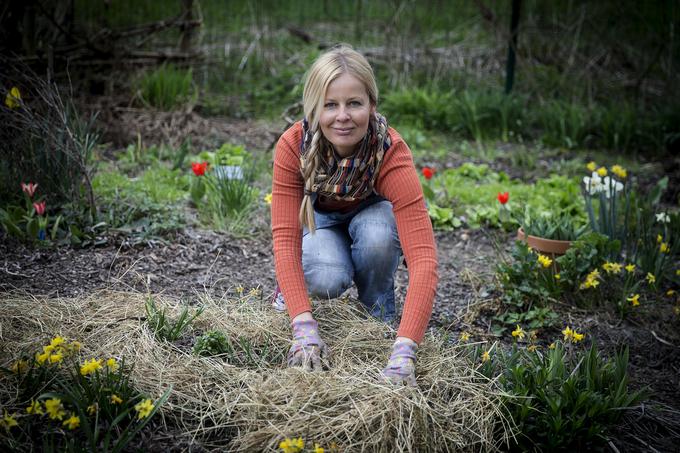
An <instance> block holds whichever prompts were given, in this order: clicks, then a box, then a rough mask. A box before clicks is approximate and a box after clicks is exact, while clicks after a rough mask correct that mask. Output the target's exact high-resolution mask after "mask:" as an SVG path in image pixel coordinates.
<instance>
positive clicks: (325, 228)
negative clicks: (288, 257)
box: [302, 196, 401, 322]
mask: <svg viewBox="0 0 680 453" xmlns="http://www.w3.org/2000/svg"><path fill="white" fill-rule="evenodd" d="M314 220H315V222H316V232H315V233H314V234H310V233H309V231H307V229H306V228H305V229H304V231H303V237H302V268H303V270H304V274H305V282H306V284H307V289H308V291H309V292H310V293H311V294H312V295H314V296H317V297H324V298H326V297H327V298H335V297H339V296H340V295H341V294H342V293H344V292H345V290H347V288H349V287H350V286H351V285H352V281H354V283H356V286H357V290H358V292H359V300H361V302H362V304H363V305H364V306H365V307H366V309H367V310H368V311H369V313H371V314H372V315H373V316H375V317H376V318H378V319H381V320H383V321H385V322H391V321H393V320H394V318H395V308H394V275H395V272H396V270H397V266H398V265H399V257H400V256H401V245H400V243H399V235H398V233H397V225H396V222H395V220H394V214H393V213H392V203H390V202H389V201H387V200H385V199H383V198H381V197H379V196H372V197H369V198H368V199H367V200H365V201H364V202H362V203H361V204H360V205H359V206H358V207H357V208H355V209H354V210H352V211H350V212H348V213H345V214H342V213H337V212H324V211H319V210H317V209H315V211H314Z"/></svg>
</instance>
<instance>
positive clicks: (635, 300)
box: [626, 294, 640, 307]
mask: <svg viewBox="0 0 680 453" xmlns="http://www.w3.org/2000/svg"><path fill="white" fill-rule="evenodd" d="M626 300H627V301H628V302H630V303H631V304H633V307H637V306H638V305H640V295H639V294H635V295H633V296H632V297H629V298H627V299H626Z"/></svg>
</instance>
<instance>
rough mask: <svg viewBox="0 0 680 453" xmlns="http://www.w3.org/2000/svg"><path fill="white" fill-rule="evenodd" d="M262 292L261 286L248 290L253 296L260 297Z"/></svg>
mask: <svg viewBox="0 0 680 453" xmlns="http://www.w3.org/2000/svg"><path fill="white" fill-rule="evenodd" d="M260 294H262V290H261V289H259V288H251V290H250V291H248V295H249V296H251V297H259V296H260Z"/></svg>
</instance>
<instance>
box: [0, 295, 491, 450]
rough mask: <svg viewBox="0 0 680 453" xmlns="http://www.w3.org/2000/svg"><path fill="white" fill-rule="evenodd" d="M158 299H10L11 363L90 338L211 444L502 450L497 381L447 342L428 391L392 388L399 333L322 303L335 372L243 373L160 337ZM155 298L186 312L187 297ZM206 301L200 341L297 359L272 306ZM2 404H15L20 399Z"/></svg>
mask: <svg viewBox="0 0 680 453" xmlns="http://www.w3.org/2000/svg"><path fill="white" fill-rule="evenodd" d="M146 297H147V295H144V294H139V293H121V292H111V291H102V292H98V293H94V294H91V295H88V296H87V297H81V298H74V299H60V298H50V299H46V298H36V297H31V296H25V295H23V296H22V295H13V294H4V295H0V300H2V303H0V329H1V330H0V342H1V343H2V347H0V364H2V365H7V364H8V363H10V362H11V361H12V360H14V359H15V358H16V355H17V354H19V352H20V351H28V350H35V349H37V348H38V347H39V346H40V345H41V344H44V343H46V342H48V341H49V339H50V338H51V337H52V336H54V335H56V334H61V335H63V336H65V337H67V338H69V339H70V340H78V341H80V342H81V343H82V344H83V354H84V357H86V358H90V357H93V356H96V357H102V356H107V357H108V356H115V357H119V358H121V357H124V358H125V360H126V361H127V362H131V363H133V364H134V373H133V377H134V380H135V384H136V386H137V388H138V389H139V390H141V391H143V392H146V393H148V394H149V395H150V396H152V397H154V398H156V397H158V396H159V395H160V394H161V393H162V392H163V391H164V390H165V389H166V388H167V387H168V386H170V385H172V386H173V391H172V394H171V396H170V399H169V400H168V402H167V403H166V404H165V405H164V406H163V408H162V411H161V413H162V415H163V417H164V419H165V420H166V422H168V424H169V425H170V426H175V427H180V429H181V430H182V431H183V435H184V436H187V437H188V440H190V441H195V442H198V443H200V444H201V445H202V446H203V447H205V448H208V449H211V448H220V449H227V450H238V451H262V450H272V449H276V448H277V446H278V443H279V442H280V441H281V440H282V439H283V438H284V437H292V436H295V437H297V436H301V437H302V438H303V439H305V441H306V442H307V443H308V445H313V444H314V443H315V442H316V443H319V444H320V445H321V446H323V447H326V448H327V447H328V446H329V445H330V444H331V443H332V442H335V444H337V446H338V447H339V449H340V450H341V451H386V452H392V451H461V450H463V451H467V450H474V451H479V450H491V449H494V448H495V446H497V445H498V443H499V441H500V439H499V438H498V437H499V436H500V437H502V436H503V435H502V433H501V434H500V435H499V432H498V428H499V426H501V425H503V420H502V416H501V413H500V407H499V398H498V394H497V392H496V391H495V389H494V388H493V386H492V385H491V384H490V383H488V382H485V381H484V380H482V379H480V378H479V376H478V375H476V374H475V372H474V371H473V370H472V369H470V367H469V366H466V365H465V362H464V360H463V359H462V358H461V357H459V355H458V354H459V352H460V351H458V352H457V351H456V349H454V348H450V347H445V346H444V345H443V344H442V342H441V340H439V339H437V338H434V337H431V336H430V337H428V338H427V339H426V341H424V342H423V344H422V345H421V348H420V351H419V354H418V358H419V362H418V367H417V369H418V382H419V387H418V388H417V389H411V388H405V387H400V388H397V387H393V386H390V385H385V384H382V383H381V382H380V381H379V380H378V379H377V376H378V373H379V371H380V370H381V369H382V367H383V366H384V365H385V362H386V360H387V357H388V355H389V352H390V347H391V344H392V342H393V339H394V332H393V331H391V329H390V328H389V327H388V326H386V325H384V324H382V323H379V322H376V321H373V320H371V319H365V318H364V316H363V315H362V314H361V313H360V312H359V311H358V310H356V309H355V308H354V307H353V305H352V304H348V303H342V302H340V301H331V302H323V303H321V304H319V306H318V307H316V308H315V317H316V318H317V319H318V320H319V325H320V328H321V334H322V337H323V338H324V339H325V341H326V342H327V343H328V345H329V347H330V349H331V351H332V353H333V357H332V368H331V370H330V371H324V372H321V373H307V372H303V371H301V370H299V369H287V368H286V367H285V365H284V363H283V361H282V360H279V359H277V360H276V361H275V363H263V364H262V365H261V366H248V367H245V366H241V367H239V366H234V365H231V364H229V363H226V362H225V360H224V359H223V358H220V357H197V356H195V355H192V354H191V351H190V344H191V343H192V341H191V339H188V340H186V341H183V342H178V343H177V344H170V343H167V342H160V341H158V340H156V339H155V338H154V336H153V334H152V333H151V332H150V331H149V329H148V327H147V324H146V323H145V322H144V317H145V316H146V314H145V310H144V302H145V298H146ZM155 299H156V304H157V305H158V306H159V307H162V306H166V307H168V308H169V310H170V313H177V312H179V304H178V303H177V302H176V301H171V300H167V299H163V298H161V297H158V296H156V297H155ZM199 299H200V300H199V301H198V303H199V304H200V305H202V306H205V307H206V309H205V312H204V313H203V314H202V315H201V316H200V317H199V318H198V319H197V320H196V321H195V322H194V324H193V326H194V327H193V328H194V332H193V333H192V335H197V334H198V333H199V332H201V331H207V330H210V329H219V330H221V331H223V332H224V333H226V334H227V335H228V336H229V337H230V338H233V339H238V338H239V337H244V338H248V339H249V340H250V341H251V342H252V343H253V344H262V343H263V342H269V343H270V345H269V349H268V350H269V351H270V354H271V356H272V357H273V356H277V357H283V356H285V353H286V351H287V349H288V347H289V345H290V327H289V324H288V318H287V316H286V315H284V314H279V313H276V312H274V311H273V310H271V308H270V307H269V306H268V304H267V303H266V302H265V301H263V300H261V299H257V298H255V297H250V298H249V297H245V298H242V299H240V300H226V299H223V300H217V299H212V298H210V297H208V296H200V297H199ZM256 299H257V300H256ZM0 392H2V393H4V391H2V390H0ZM0 397H1V398H2V400H0V401H7V399H6V398H7V397H9V395H1V394H0ZM494 434H495V435H496V439H494ZM327 451H328V450H327Z"/></svg>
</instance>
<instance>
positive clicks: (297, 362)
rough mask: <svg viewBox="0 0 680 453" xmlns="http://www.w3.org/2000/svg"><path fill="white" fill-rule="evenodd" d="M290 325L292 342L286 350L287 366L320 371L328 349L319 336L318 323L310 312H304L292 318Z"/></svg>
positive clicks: (327, 354) (326, 357)
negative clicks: (288, 349)
mask: <svg viewBox="0 0 680 453" xmlns="http://www.w3.org/2000/svg"><path fill="white" fill-rule="evenodd" d="M291 327H292V328H293V344H292V345H291V347H290V351H288V366H289V367H293V366H299V367H302V368H303V369H304V370H305V371H321V370H322V369H323V367H322V364H321V362H322V360H324V361H325V360H326V359H328V356H329V351H328V347H327V346H326V343H324V342H323V340H322V339H321V337H320V336H319V324H318V323H317V322H316V320H315V319H314V318H313V317H312V314H311V313H310V312H304V313H301V314H300V315H298V316H296V317H295V319H293V322H292V323H291Z"/></svg>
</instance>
